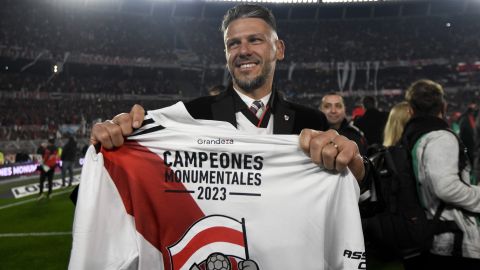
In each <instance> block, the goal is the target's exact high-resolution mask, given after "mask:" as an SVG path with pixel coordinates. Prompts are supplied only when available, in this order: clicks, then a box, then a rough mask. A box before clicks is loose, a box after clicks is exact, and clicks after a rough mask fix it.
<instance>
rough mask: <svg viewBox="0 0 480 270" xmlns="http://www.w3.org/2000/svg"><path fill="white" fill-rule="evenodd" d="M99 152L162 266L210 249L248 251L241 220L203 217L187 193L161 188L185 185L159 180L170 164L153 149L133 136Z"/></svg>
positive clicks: (243, 254) (186, 261) (175, 265)
mask: <svg viewBox="0 0 480 270" xmlns="http://www.w3.org/2000/svg"><path fill="white" fill-rule="evenodd" d="M102 153H103V155H104V164H105V165H104V166H105V168H106V170H107V171H108V173H109V175H110V177H111V178H112V180H113V182H114V183H115V186H116V187H117V189H118V192H119V194H120V196H121V198H122V201H123V204H124V205H125V209H126V212H127V213H128V214H130V215H131V216H133V217H134V219H135V226H136V229H137V231H138V232H139V233H140V234H141V235H142V236H143V237H144V238H145V239H146V240H147V241H148V242H150V243H151V244H152V245H153V246H154V247H156V248H157V249H158V250H160V251H161V252H162V254H163V259H164V264H165V269H175V270H176V269H182V268H181V266H184V265H185V266H189V265H192V264H193V263H197V264H198V263H200V262H201V260H202V259H203V260H205V259H206V258H207V257H208V255H209V254H210V253H212V252H216V251H222V252H224V254H225V255H227V256H234V257H237V258H239V259H245V258H247V257H248V249H247V247H246V242H245V241H246V237H245V235H244V224H243V223H242V222H239V221H237V220H235V219H233V218H230V217H225V216H219V215H214V216H209V217H206V218H205V214H204V213H203V211H202V210H201V209H200V208H199V206H198V205H197V203H196V202H195V200H194V199H193V197H192V196H191V195H190V194H189V193H181V194H180V193H167V192H165V190H185V191H186V188H185V186H184V185H183V184H182V183H180V182H177V181H168V182H167V181H165V179H164V177H165V172H168V171H170V170H171V169H170V168H169V167H168V166H166V165H165V163H164V162H163V160H162V159H161V158H160V157H159V156H158V155H157V154H155V153H152V152H151V151H150V150H149V149H148V148H146V147H144V146H142V145H140V144H138V143H136V142H133V141H128V142H126V143H125V144H124V146H122V147H120V148H117V149H114V150H102ZM172 175H174V174H172ZM200 229H201V230H200ZM167 247H169V248H167ZM169 252H170V253H169ZM208 252H210V253H208ZM169 254H170V255H171V256H172V259H171V260H170V258H169V256H168V255H169ZM232 266H233V265H232ZM236 268H237V267H236V265H234V266H233V269H236ZM187 269H188V268H187Z"/></svg>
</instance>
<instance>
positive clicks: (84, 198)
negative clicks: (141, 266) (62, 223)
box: [68, 146, 139, 270]
mask: <svg viewBox="0 0 480 270" xmlns="http://www.w3.org/2000/svg"><path fill="white" fill-rule="evenodd" d="M80 182H81V185H80V189H79V194H78V201H77V206H76V209H75V218H74V223H73V244H72V251H71V254H70V263H69V267H68V268H69V269H72V270H73V269H89V270H95V269H137V267H138V257H139V255H138V254H139V252H138V247H137V243H136V237H135V225H134V221H133V219H132V217H131V216H130V215H128V214H127V212H126V211H125V207H124V205H123V203H122V200H121V198H120V196H119V194H118V192H117V189H116V187H115V185H114V183H113V181H112V179H111V178H110V176H109V174H108V173H107V171H106V170H105V168H104V164H103V156H102V154H97V153H96V152H95V148H94V147H93V146H90V148H89V149H88V152H87V154H86V156H85V164H84V167H83V169H82V175H81V181H80Z"/></svg>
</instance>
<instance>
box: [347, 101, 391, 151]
mask: <svg viewBox="0 0 480 270" xmlns="http://www.w3.org/2000/svg"><path fill="white" fill-rule="evenodd" d="M375 103H376V101H375V98H374V97H372V96H365V97H364V98H363V107H364V108H365V113H364V114H363V116H359V117H357V119H356V120H355V122H354V123H355V126H357V127H358V128H359V129H360V130H361V131H363V134H365V138H367V142H368V144H369V145H374V144H378V145H381V144H382V143H383V138H382V137H383V130H384V129H385V123H386V122H387V118H388V114H387V113H385V112H382V111H379V110H378V109H377V108H376V104H375Z"/></svg>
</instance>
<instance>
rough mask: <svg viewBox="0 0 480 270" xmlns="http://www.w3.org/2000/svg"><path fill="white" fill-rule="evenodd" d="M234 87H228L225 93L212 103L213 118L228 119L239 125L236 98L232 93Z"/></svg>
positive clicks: (231, 122)
mask: <svg viewBox="0 0 480 270" xmlns="http://www.w3.org/2000/svg"><path fill="white" fill-rule="evenodd" d="M232 91H234V90H233V89H228V90H227V92H226V93H225V95H222V96H219V98H218V100H216V101H215V102H214V103H213V104H212V116H213V120H218V121H226V122H229V123H230V124H232V125H233V126H234V127H237V119H236V117H235V112H236V110H235V107H236V106H235V100H234V96H233V94H234V93H232Z"/></svg>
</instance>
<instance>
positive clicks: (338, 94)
mask: <svg viewBox="0 0 480 270" xmlns="http://www.w3.org/2000/svg"><path fill="white" fill-rule="evenodd" d="M326 96H339V97H340V98H341V99H342V103H343V105H344V106H345V99H344V98H343V95H342V94H341V93H338V92H328V93H326V94H325V95H323V97H322V99H321V100H320V106H321V105H322V104H323V99H324V98H325V97H326Z"/></svg>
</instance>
